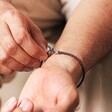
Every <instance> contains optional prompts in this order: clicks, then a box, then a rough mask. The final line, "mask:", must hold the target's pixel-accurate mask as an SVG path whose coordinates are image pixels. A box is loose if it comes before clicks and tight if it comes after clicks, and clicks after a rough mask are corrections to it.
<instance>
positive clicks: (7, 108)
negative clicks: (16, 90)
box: [3, 97, 17, 112]
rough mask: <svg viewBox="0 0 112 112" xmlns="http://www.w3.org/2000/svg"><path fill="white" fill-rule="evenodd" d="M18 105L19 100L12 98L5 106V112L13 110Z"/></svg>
mask: <svg viewBox="0 0 112 112" xmlns="http://www.w3.org/2000/svg"><path fill="white" fill-rule="evenodd" d="M16 104H17V100H16V98H15V97H11V98H10V99H9V100H8V101H7V102H6V103H5V105H4V107H3V112H8V111H10V110H11V109H13V108H14V107H15V106H16Z"/></svg>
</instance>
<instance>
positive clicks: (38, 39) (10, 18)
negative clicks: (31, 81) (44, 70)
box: [0, 1, 47, 74]
mask: <svg viewBox="0 0 112 112" xmlns="http://www.w3.org/2000/svg"><path fill="white" fill-rule="evenodd" d="M0 29H1V30H0V73H3V74H10V73H11V72H12V71H14V70H16V71H23V70H24V71H29V70H32V69H33V68H35V67H39V66H40V60H46V58H47V54H46V46H47V42H46V41H45V39H44V37H43V36H42V33H41V31H40V30H39V28H38V27H37V26H36V25H35V24H34V23H33V22H32V21H31V20H30V19H29V18H28V17H26V16H24V15H23V14H22V13H20V12H19V11H18V10H16V9H15V8H14V7H13V6H12V5H11V4H10V3H8V2H5V1H0Z"/></svg>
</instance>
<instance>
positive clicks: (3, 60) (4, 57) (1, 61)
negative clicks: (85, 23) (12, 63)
mask: <svg viewBox="0 0 112 112" xmlns="http://www.w3.org/2000/svg"><path fill="white" fill-rule="evenodd" d="M8 58H9V57H8V56H7V55H4V56H2V57H0V63H2V64H4V63H6V62H7V60H8Z"/></svg>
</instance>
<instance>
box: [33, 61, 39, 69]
mask: <svg viewBox="0 0 112 112" xmlns="http://www.w3.org/2000/svg"><path fill="white" fill-rule="evenodd" d="M32 66H33V67H35V68H38V67H39V66H40V63H39V62H35V63H33V65H32Z"/></svg>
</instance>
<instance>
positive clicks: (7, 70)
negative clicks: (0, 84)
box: [0, 64, 14, 75]
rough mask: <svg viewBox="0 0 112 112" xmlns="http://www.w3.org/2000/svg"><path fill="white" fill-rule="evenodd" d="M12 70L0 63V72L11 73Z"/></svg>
mask: <svg viewBox="0 0 112 112" xmlns="http://www.w3.org/2000/svg"><path fill="white" fill-rule="evenodd" d="M13 72H14V71H13V70H11V69H9V68H7V67H6V66H4V65H2V64H0V74H5V75H11V74H12V73H13Z"/></svg>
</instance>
